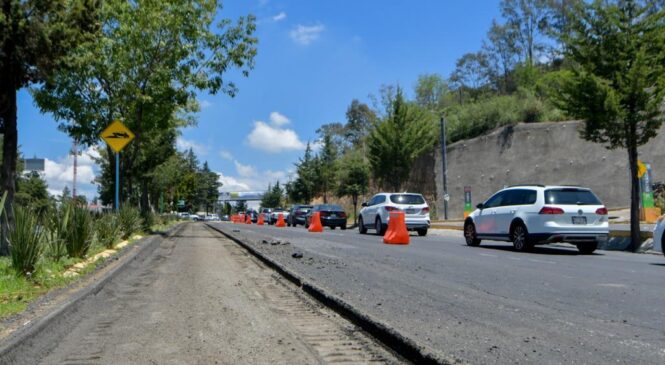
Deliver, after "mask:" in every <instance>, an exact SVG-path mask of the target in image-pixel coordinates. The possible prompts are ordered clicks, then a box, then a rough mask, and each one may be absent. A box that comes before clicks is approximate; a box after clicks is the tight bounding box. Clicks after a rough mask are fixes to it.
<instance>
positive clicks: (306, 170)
mask: <svg viewBox="0 0 665 365" xmlns="http://www.w3.org/2000/svg"><path fill="white" fill-rule="evenodd" d="M316 165H317V161H316V158H315V157H314V156H313V154H312V146H311V145H310V143H309V142H307V147H306V148H305V154H304V155H303V157H302V158H300V159H299V160H298V163H296V172H297V174H298V177H297V178H296V179H295V180H294V181H293V182H292V183H291V184H289V185H288V187H289V189H288V190H287V191H288V194H289V200H291V201H292V202H302V203H305V204H308V203H309V202H311V201H312V199H314V196H315V195H316V193H317V190H316V186H317V185H316V184H317V183H318V182H317V171H316V169H317V166H316Z"/></svg>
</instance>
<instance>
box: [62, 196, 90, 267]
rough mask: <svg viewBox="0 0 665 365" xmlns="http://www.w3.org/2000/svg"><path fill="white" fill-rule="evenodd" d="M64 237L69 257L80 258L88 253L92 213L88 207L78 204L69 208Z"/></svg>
mask: <svg viewBox="0 0 665 365" xmlns="http://www.w3.org/2000/svg"><path fill="white" fill-rule="evenodd" d="M65 239H66V242H65V247H66V248H67V254H68V255H69V257H76V258H81V257H84V256H85V255H86V254H87V253H88V250H89V249H90V246H91V245H92V239H93V230H92V215H91V214H90V212H89V211H88V209H86V208H85V207H81V206H78V205H74V206H73V207H72V208H71V213H70V216H69V221H68V222H67V232H66V233H65Z"/></svg>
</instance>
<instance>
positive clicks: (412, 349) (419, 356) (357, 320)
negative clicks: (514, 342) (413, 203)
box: [206, 223, 457, 365]
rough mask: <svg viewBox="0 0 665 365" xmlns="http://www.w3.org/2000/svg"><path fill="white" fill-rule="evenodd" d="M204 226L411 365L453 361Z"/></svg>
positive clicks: (232, 236) (234, 240)
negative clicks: (250, 255) (256, 259)
mask: <svg viewBox="0 0 665 365" xmlns="http://www.w3.org/2000/svg"><path fill="white" fill-rule="evenodd" d="M206 226H208V227H209V228H211V229H213V230H214V231H216V232H219V233H221V234H222V235H224V236H225V237H227V238H228V239H230V240H232V241H233V242H235V243H237V244H238V245H239V246H241V247H242V248H244V249H245V250H247V252H249V253H250V254H252V255H253V256H255V257H256V258H258V259H259V260H260V261H261V262H263V263H264V264H266V265H267V266H268V267H270V268H272V269H274V270H275V271H277V272H278V273H280V275H282V276H284V277H285V278H286V279H287V280H289V281H291V282H292V283H294V284H296V285H297V286H299V287H300V288H301V289H302V290H303V291H304V292H306V293H307V294H309V295H310V296H312V297H313V298H314V299H316V300H317V301H319V302H320V303H321V304H323V305H325V306H326V307H328V308H330V309H332V310H334V311H335V312H337V313H338V314H340V315H341V316H343V317H345V318H346V319H348V320H349V321H351V322H352V323H354V324H355V325H357V326H358V327H360V328H362V329H363V330H365V331H366V332H367V333H369V334H370V335H371V336H373V337H374V338H375V339H377V340H378V341H380V342H381V343H383V344H384V345H385V346H386V347H388V348H390V349H391V350H393V351H395V352H396V353H397V354H399V355H400V356H402V357H403V358H405V359H406V360H408V361H410V362H413V363H415V364H437V365H438V364H445V365H448V364H454V363H457V362H456V361H453V360H450V359H444V358H442V357H441V356H440V355H437V354H435V353H434V351H432V350H431V349H429V348H428V347H427V346H424V345H419V344H417V343H416V342H415V341H413V340H411V339H409V338H407V337H406V336H404V335H402V334H400V333H399V332H398V331H397V330H395V329H394V328H392V327H390V326H388V325H386V324H385V323H382V322H381V321H379V320H377V319H375V318H373V317H372V316H370V315H368V314H366V313H362V312H360V311H359V310H357V309H356V308H354V307H353V306H351V305H350V304H349V303H347V302H345V301H344V300H342V299H341V298H339V297H337V296H335V295H333V294H330V293H329V291H328V290H326V289H323V288H322V287H320V286H318V285H316V284H314V283H312V282H308V281H306V280H305V279H304V278H302V277H301V276H300V275H298V274H296V273H294V272H292V271H291V270H290V269H288V268H286V267H285V266H284V265H282V264H280V263H278V262H277V261H275V260H273V259H271V258H269V257H268V256H266V255H264V254H263V253H261V252H259V251H258V250H256V249H255V248H253V247H252V246H251V245H249V244H248V243H246V242H244V241H243V240H241V239H239V238H237V237H235V236H234V235H232V234H229V233H227V232H224V231H222V230H221V229H219V228H217V227H214V226H212V225H210V224H208V223H206Z"/></svg>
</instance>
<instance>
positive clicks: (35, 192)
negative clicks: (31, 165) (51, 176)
mask: <svg viewBox="0 0 665 365" xmlns="http://www.w3.org/2000/svg"><path fill="white" fill-rule="evenodd" d="M14 202H15V204H16V205H21V206H23V207H25V208H28V209H29V210H31V211H33V212H36V213H38V214H43V213H44V212H46V210H48V209H49V208H50V207H51V199H50V197H49V194H48V185H47V184H46V181H44V179H42V178H41V176H39V173H37V172H35V171H33V172H30V173H28V174H27V175H26V176H21V177H20V178H19V179H18V184H17V189H16V196H15V199H14Z"/></svg>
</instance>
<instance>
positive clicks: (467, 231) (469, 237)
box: [464, 223, 480, 247]
mask: <svg viewBox="0 0 665 365" xmlns="http://www.w3.org/2000/svg"><path fill="white" fill-rule="evenodd" d="M464 238H465V239H466V245H467V246H473V247H475V246H479V245H480V239H478V234H477V233H476V225H475V224H473V223H467V224H466V226H464Z"/></svg>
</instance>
